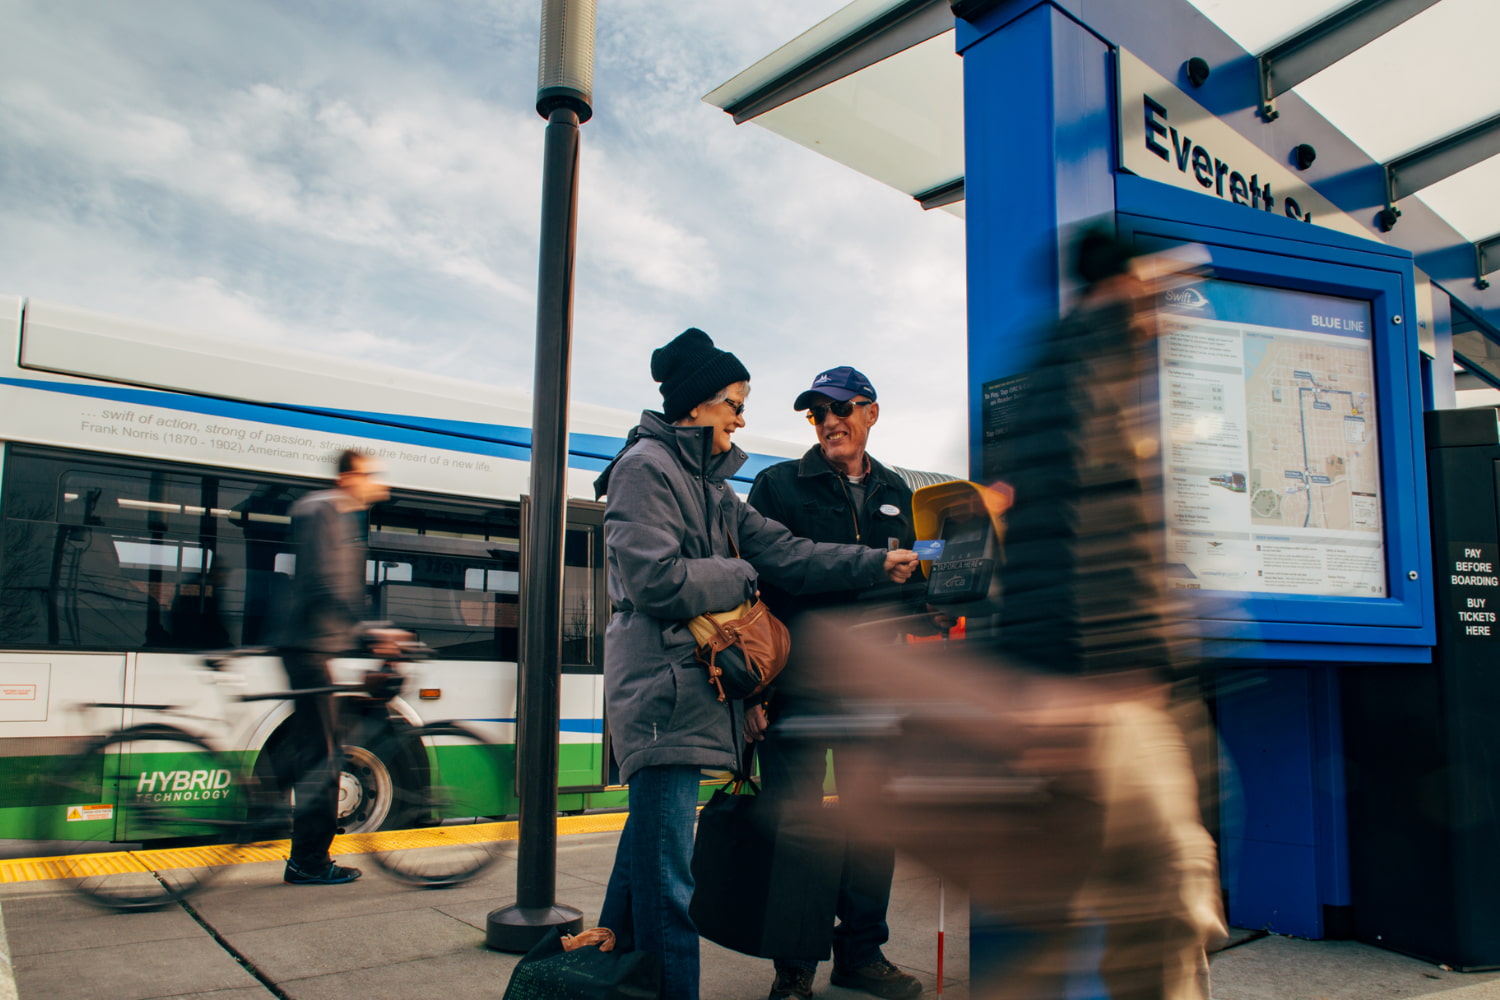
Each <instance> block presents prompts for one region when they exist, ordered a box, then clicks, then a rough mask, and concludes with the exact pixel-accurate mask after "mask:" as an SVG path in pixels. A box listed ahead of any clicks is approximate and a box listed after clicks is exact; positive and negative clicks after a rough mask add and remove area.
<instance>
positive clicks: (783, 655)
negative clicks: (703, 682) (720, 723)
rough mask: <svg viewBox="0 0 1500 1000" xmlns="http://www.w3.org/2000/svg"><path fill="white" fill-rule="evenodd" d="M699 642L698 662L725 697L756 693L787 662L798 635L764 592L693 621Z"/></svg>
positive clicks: (690, 624)
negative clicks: (763, 596) (791, 631)
mask: <svg viewBox="0 0 1500 1000" xmlns="http://www.w3.org/2000/svg"><path fill="white" fill-rule="evenodd" d="M687 624H688V629H689V631H691V632H692V633H693V638H694V639H696V640H697V641H698V662H700V663H702V664H703V665H704V666H705V667H707V668H708V682H709V683H710V684H712V685H713V686H714V687H715V688H717V689H718V692H719V700H720V701H724V700H726V699H731V698H732V699H734V700H736V701H737V700H739V699H742V698H750V697H753V696H754V695H757V694H760V693H761V692H762V691H764V690H765V689H766V688H767V687H768V686H769V685H770V683H771V682H772V681H773V680H775V679H776V675H777V674H779V673H781V671H782V670H783V669H784V668H785V667H786V660H787V656H788V654H790V653H791V650H792V637H791V635H790V634H789V633H788V632H787V630H786V626H785V625H783V624H782V623H781V619H779V618H777V617H776V616H775V615H773V614H771V609H770V608H768V607H766V605H765V602H764V601H762V600H761V599H760V598H759V597H757V598H755V599H754V600H750V601H746V602H745V603H743V604H741V605H740V606H739V607H737V608H734V609H732V610H729V611H720V612H717V613H714V614H706V615H699V616H698V617H696V618H694V619H692V620H691V621H689V622H688V623H687Z"/></svg>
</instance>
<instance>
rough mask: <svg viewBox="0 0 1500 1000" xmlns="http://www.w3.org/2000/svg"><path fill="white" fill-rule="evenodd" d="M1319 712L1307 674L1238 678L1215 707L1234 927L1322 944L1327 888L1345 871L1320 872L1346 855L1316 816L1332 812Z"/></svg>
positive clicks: (1277, 672)
mask: <svg viewBox="0 0 1500 1000" xmlns="http://www.w3.org/2000/svg"><path fill="white" fill-rule="evenodd" d="M1316 714H1318V707H1317V705H1316V704H1315V700H1314V690H1313V686H1312V684H1311V678H1310V675H1309V671H1307V670H1305V669H1301V668H1295V667H1289V668H1282V669H1271V670H1255V671H1246V672H1243V673H1236V674H1235V676H1234V682H1233V684H1232V685H1231V686H1230V689H1229V690H1226V691H1224V692H1222V693H1221V694H1220V695H1219V697H1218V698H1217V700H1216V713H1215V722H1216V723H1217V725H1218V730H1219V738H1220V740H1221V741H1222V742H1223V746H1224V749H1225V756H1226V757H1227V760H1226V764H1227V770H1228V772H1229V773H1230V774H1231V775H1232V778H1231V779H1230V780H1228V781H1226V782H1225V783H1224V787H1225V790H1224V794H1223V802H1222V805H1221V831H1222V834H1221V839H1222V844H1223V848H1222V861H1223V866H1224V867H1223V877H1224V886H1225V888H1226V889H1227V890H1228V894H1229V922H1230V923H1231V924H1232V925H1233V926H1235V927H1252V928H1266V929H1269V930H1273V931H1276V932H1278V933H1281V934H1296V935H1298V936H1300V937H1311V938H1317V937H1322V935H1323V909H1322V908H1323V904H1324V903H1330V902H1333V900H1330V899H1325V898H1323V897H1322V896H1321V893H1320V887H1321V884H1322V883H1324V882H1325V881H1330V880H1331V881H1334V882H1337V881H1338V880H1339V879H1340V878H1342V879H1343V881H1344V882H1347V865H1346V864H1345V865H1343V872H1342V874H1341V875H1340V874H1333V875H1328V876H1325V875H1323V874H1322V872H1321V870H1320V869H1322V868H1324V867H1327V866H1328V865H1329V864H1330V862H1333V861H1334V860H1335V859H1342V856H1343V853H1344V850H1345V848H1344V844H1343V843H1342V842H1341V843H1339V844H1337V845H1331V846H1330V845H1327V844H1326V843H1325V842H1324V841H1322V840H1320V836H1319V835H1320V832H1321V831H1320V830H1319V815H1320V812H1322V813H1326V812H1327V811H1328V809H1330V808H1332V804H1331V803H1329V802H1320V799H1322V798H1325V796H1323V794H1322V792H1321V791H1320V788H1319V780H1318V779H1319V776H1320V771H1319V769H1318V768H1317V766H1316V764H1317V756H1318V746H1319V742H1318V740H1317V735H1316V734H1317V730H1316V728H1315V725H1314V722H1315V715H1316ZM1338 795H1339V796H1340V797H1341V796H1342V788H1340V789H1339V790H1338ZM1320 805H1321V806H1323V807H1324V808H1322V809H1321V810H1320ZM1345 901H1347V894H1346V898H1345Z"/></svg>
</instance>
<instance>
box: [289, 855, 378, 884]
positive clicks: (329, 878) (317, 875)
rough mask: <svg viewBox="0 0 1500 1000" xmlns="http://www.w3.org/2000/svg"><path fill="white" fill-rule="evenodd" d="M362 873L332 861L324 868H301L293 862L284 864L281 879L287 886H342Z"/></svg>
mask: <svg viewBox="0 0 1500 1000" xmlns="http://www.w3.org/2000/svg"><path fill="white" fill-rule="evenodd" d="M361 874H362V873H361V872H360V870H359V869H358V868H346V867H344V866H343V865H336V864H334V863H333V862H332V861H330V862H328V864H327V865H326V866H322V867H313V868H303V867H301V866H299V865H298V864H297V863H296V862H295V861H288V862H287V863H286V874H285V875H283V876H282V877H281V880H282V881H283V882H286V883H287V884H289V885H342V884H344V883H345V882H353V881H354V880H355V879H357V878H359V876H360V875H361Z"/></svg>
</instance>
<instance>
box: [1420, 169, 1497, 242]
mask: <svg viewBox="0 0 1500 1000" xmlns="http://www.w3.org/2000/svg"><path fill="white" fill-rule="evenodd" d="M1497 192H1500V156H1492V157H1490V158H1489V159H1488V160H1485V161H1484V162H1483V163H1476V164H1474V165H1473V166H1472V167H1470V168H1469V169H1467V170H1461V171H1459V172H1458V173H1456V174H1454V175H1453V176H1452V177H1449V178H1447V179H1446V180H1441V181H1438V182H1437V183H1436V184H1434V185H1432V186H1431V187H1428V188H1423V189H1422V193H1421V194H1420V195H1418V196H1417V197H1418V198H1420V199H1421V200H1422V201H1423V202H1425V203H1426V204H1427V207H1428V208H1431V209H1432V210H1433V211H1434V212H1436V213H1437V214H1438V215H1440V216H1442V217H1443V221H1445V222H1447V223H1448V225H1450V226H1452V227H1453V228H1454V229H1456V230H1458V232H1459V235H1461V236H1462V237H1463V238H1464V239H1466V240H1470V241H1471V242H1475V243H1477V242H1479V241H1481V240H1487V239H1489V238H1490V237H1491V236H1494V235H1496V234H1497V233H1500V197H1496V193H1497Z"/></svg>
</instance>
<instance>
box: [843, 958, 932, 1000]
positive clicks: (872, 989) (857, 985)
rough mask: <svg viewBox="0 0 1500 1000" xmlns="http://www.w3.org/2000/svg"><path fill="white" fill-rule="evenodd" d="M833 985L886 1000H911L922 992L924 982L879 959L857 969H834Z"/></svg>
mask: <svg viewBox="0 0 1500 1000" xmlns="http://www.w3.org/2000/svg"><path fill="white" fill-rule="evenodd" d="M833 985H835V986H842V987H844V988H845V989H850V990H863V991H864V992H866V993H873V994H874V995H875V996H878V997H883V998H884V1000H909V998H910V997H914V996H919V995H920V994H921V992H922V982H921V980H919V979H918V978H917V977H916V976H909V975H907V974H906V973H904V972H902V971H901V970H900V969H898V968H896V967H895V966H894V965H892V964H891V963H890V962H887V961H886V960H885V959H883V958H877V959H876V960H875V961H873V962H870V963H868V964H867V965H861V966H860V967H859V968H857V969H840V968H839V967H838V966H837V965H835V966H834V967H833Z"/></svg>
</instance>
